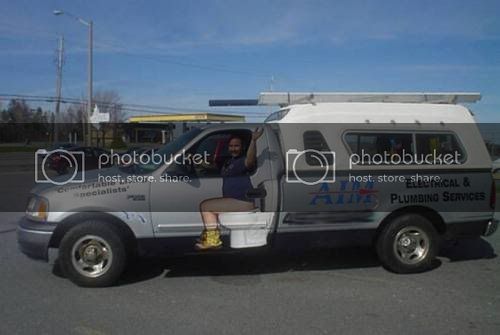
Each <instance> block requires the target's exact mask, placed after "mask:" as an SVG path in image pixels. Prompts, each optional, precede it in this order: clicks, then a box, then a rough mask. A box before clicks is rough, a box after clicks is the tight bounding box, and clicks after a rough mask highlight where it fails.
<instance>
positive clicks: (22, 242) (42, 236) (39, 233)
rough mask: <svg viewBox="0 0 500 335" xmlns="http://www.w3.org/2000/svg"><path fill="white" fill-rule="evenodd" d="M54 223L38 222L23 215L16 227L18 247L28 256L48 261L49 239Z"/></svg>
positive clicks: (54, 227) (54, 226)
mask: <svg viewBox="0 0 500 335" xmlns="http://www.w3.org/2000/svg"><path fill="white" fill-rule="evenodd" d="M55 229H56V224H54V223H49V222H38V221H33V220H30V219H28V218H27V217H26V216H24V217H23V218H22V219H21V221H20V222H19V224H18V227H17V243H18V246H19V249H20V250H21V251H22V252H23V253H24V254H25V255H27V256H28V257H31V258H33V259H39V260H44V261H48V260H49V256H48V250H49V243H50V239H51V238H52V234H53V233H54V230H55Z"/></svg>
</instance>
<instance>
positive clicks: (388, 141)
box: [345, 133, 413, 155]
mask: <svg viewBox="0 0 500 335" xmlns="http://www.w3.org/2000/svg"><path fill="white" fill-rule="evenodd" d="M412 138H413V136H412V134H401V133H393V134H391V133H349V134H347V135H346V136H345V140H346V142H347V145H348V146H349V148H350V149H351V152H352V153H355V154H358V155H362V154H368V155H375V154H381V155H384V154H386V153H387V154H389V155H392V154H402V153H403V152H406V153H413V150H412Z"/></svg>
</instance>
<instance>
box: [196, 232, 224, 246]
mask: <svg viewBox="0 0 500 335" xmlns="http://www.w3.org/2000/svg"><path fill="white" fill-rule="evenodd" d="M221 246H222V241H221V240H220V231H219V230H218V229H214V230H207V231H206V235H205V239H204V240H201V241H200V242H198V243H196V244H195V248H196V249H198V250H209V249H219V248H220V247H221Z"/></svg>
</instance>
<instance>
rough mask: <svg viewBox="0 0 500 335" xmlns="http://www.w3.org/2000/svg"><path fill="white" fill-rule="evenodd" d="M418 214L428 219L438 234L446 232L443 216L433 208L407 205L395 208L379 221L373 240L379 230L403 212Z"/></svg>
mask: <svg viewBox="0 0 500 335" xmlns="http://www.w3.org/2000/svg"><path fill="white" fill-rule="evenodd" d="M410 213H411V214H418V215H421V216H423V217H425V218H426V219H428V220H429V221H430V222H431V223H432V225H433V226H434V228H435V229H436V231H437V232H438V233H439V234H440V235H443V234H444V233H445V232H446V224H445V223H444V220H443V218H442V217H441V215H439V213H438V212H436V211H435V210H433V209H431V208H429V207H423V206H408V207H403V208H399V209H398V210H395V211H394V212H392V213H391V214H389V215H387V216H386V217H385V218H384V219H383V220H382V222H381V223H380V225H379V227H378V229H377V233H376V234H375V241H376V240H377V238H378V235H379V234H380V232H381V231H382V230H383V229H384V228H385V226H387V225H388V224H389V223H390V222H391V221H392V220H394V219H395V218H396V217H398V216H401V215H404V214H410Z"/></svg>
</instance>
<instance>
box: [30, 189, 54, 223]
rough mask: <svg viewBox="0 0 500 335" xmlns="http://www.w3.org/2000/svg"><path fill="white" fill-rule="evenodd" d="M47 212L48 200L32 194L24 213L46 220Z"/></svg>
mask: <svg viewBox="0 0 500 335" xmlns="http://www.w3.org/2000/svg"><path fill="white" fill-rule="evenodd" d="M48 214H49V202H48V201H47V199H45V198H42V197H40V196H37V195H35V196H32V197H31V198H30V200H29V202H28V208H26V215H28V216H29V217H31V218H34V219H37V220H47V216H48Z"/></svg>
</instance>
